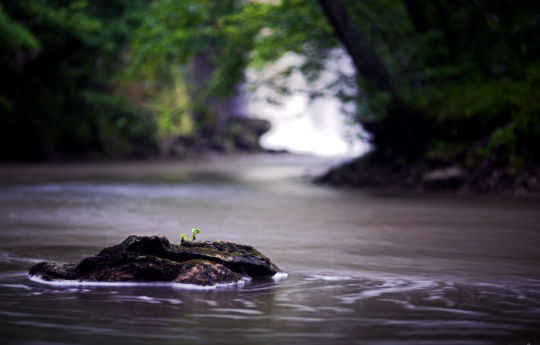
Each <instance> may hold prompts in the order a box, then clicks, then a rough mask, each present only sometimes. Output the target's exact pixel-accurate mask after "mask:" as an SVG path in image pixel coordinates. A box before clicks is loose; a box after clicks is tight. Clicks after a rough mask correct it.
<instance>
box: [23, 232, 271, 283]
mask: <svg viewBox="0 0 540 345" xmlns="http://www.w3.org/2000/svg"><path fill="white" fill-rule="evenodd" d="M278 272H279V268H278V267H277V266H276V265H275V264H274V263H272V262H271V261H270V259H269V258H268V257H266V256H264V255H263V254H261V253H260V252H259V251H257V250H256V249H255V248H253V247H251V246H248V245H243V244H238V243H233V242H224V241H197V242H184V243H183V244H181V245H180V244H171V243H170V242H169V240H168V239H167V238H166V237H165V236H160V235H154V236H136V235H131V236H129V237H128V238H126V239H125V240H124V241H123V242H122V243H120V244H118V245H115V246H112V247H107V248H104V249H103V250H101V251H100V252H99V254H97V255H95V256H90V257H87V258H85V259H83V260H81V262H79V264H64V265H59V264H56V263H54V262H48V261H45V262H40V263H38V264H36V265H34V266H32V267H31V268H30V271H29V275H30V276H31V277H35V278H39V279H41V280H45V281H50V282H51V281H63V282H65V281H73V282H80V281H84V282H171V283H182V284H195V285H202V286H209V285H216V284H226V283H234V282H238V281H240V280H242V279H243V278H246V277H249V278H265V277H271V276H274V275H275V274H276V273H278Z"/></svg>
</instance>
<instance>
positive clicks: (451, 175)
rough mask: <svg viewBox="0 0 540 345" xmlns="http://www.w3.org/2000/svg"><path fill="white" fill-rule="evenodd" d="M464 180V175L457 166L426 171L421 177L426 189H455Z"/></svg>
mask: <svg viewBox="0 0 540 345" xmlns="http://www.w3.org/2000/svg"><path fill="white" fill-rule="evenodd" d="M464 180H465V173H464V172H463V170H462V169H461V168H460V167H458V166H451V167H447V168H443V169H437V170H432V171H428V172H427V173H425V174H424V176H423V177H422V182H423V185H424V188H426V189H457V188H459V187H460V186H461V184H462V183H463V181H464Z"/></svg>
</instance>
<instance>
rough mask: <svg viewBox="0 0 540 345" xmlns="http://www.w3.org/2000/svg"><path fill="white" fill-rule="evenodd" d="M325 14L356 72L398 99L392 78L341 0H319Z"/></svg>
mask: <svg viewBox="0 0 540 345" xmlns="http://www.w3.org/2000/svg"><path fill="white" fill-rule="evenodd" d="M319 4H320V5H321V7H322V9H323V11H324V14H325V16H326V18H327V19H328V21H329V22H330V24H331V25H332V27H333V28H334V31H335V32H336V35H337V36H338V38H339V40H340V41H341V43H343V45H344V46H345V49H346V50H347V52H348V53H349V55H350V57H351V58H352V60H353V63H354V66H355V68H356V71H357V72H358V74H359V75H360V76H362V77H363V78H364V79H365V80H367V81H368V82H370V83H371V84H373V85H374V86H375V87H376V88H377V89H378V90H380V91H386V92H388V93H390V94H391V95H392V97H393V98H397V97H398V96H397V93H396V92H395V90H394V88H393V86H392V83H391V82H390V76H389V74H388V72H387V71H386V68H385V67H384V65H383V63H382V62H381V61H380V60H379V57H378V56H377V54H376V53H375V49H373V47H372V46H371V44H370V43H369V42H368V41H367V40H366V38H365V37H364V35H363V34H362V33H361V32H360V31H359V30H358V28H357V27H356V24H355V23H354V22H353V20H352V18H351V16H350V15H349V13H348V12H347V9H346V8H345V6H343V4H342V3H341V1H340V0H319Z"/></svg>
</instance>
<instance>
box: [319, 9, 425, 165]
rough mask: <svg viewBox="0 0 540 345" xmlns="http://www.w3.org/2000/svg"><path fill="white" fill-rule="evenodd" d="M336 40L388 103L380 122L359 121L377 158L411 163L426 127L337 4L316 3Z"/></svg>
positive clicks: (374, 119) (345, 12) (419, 115)
mask: <svg viewBox="0 0 540 345" xmlns="http://www.w3.org/2000/svg"><path fill="white" fill-rule="evenodd" d="M318 1H319V4H320V6H321V7H322V9H323V12H324V14H325V16H326V17H327V19H328V21H329V22H330V24H331V25H332V27H333V28H334V31H335V32H336V35H337V36H338V38H339V40H340V41H341V42H342V43H343V45H344V46H345V49H346V50H347V52H348V54H349V55H350V57H351V58H352V60H353V63H354V66H355V68H356V71H357V73H358V74H359V75H360V76H361V77H362V78H363V79H365V80H366V81H368V82H369V83H370V84H372V85H373V86H374V87H375V88H376V89H377V90H378V91H382V92H387V93H389V94H390V95H391V100H390V102H389V103H388V105H387V106H386V116H384V117H383V118H379V119H377V118H373V119H360V123H361V124H362V125H363V127H364V128H365V129H366V130H367V131H368V132H370V133H371V134H373V137H372V138H373V139H372V144H374V146H375V150H376V152H377V153H378V156H379V157H381V158H383V159H386V158H385V157H386V156H387V157H388V158H389V159H391V160H392V159H395V158H396V157H397V158H400V159H401V158H403V159H408V160H413V159H414V158H415V157H418V156H419V155H420V154H421V152H422V150H423V149H424V147H425V142H426V134H427V133H429V128H428V127H427V126H428V123H426V122H425V120H424V119H423V118H422V116H421V114H420V113H418V112H417V111H416V110H415V109H412V108H411V107H409V106H408V105H407V104H405V102H404V101H403V100H402V99H401V97H400V96H399V95H398V93H397V92H396V90H395V89H394V87H393V86H392V83H391V79H390V75H389V74H388V71H387V70H386V68H385V66H384V65H383V63H382V61H381V60H380V59H379V57H378V56H377V54H376V52H375V49H374V48H373V47H372V46H371V44H370V43H369V42H368V41H367V39H366V38H365V36H364V35H363V34H362V32H360V30H359V29H358V27H357V26H356V24H355V23H354V21H353V20H352V18H351V16H350V15H349V13H348V12H347V9H346V7H345V6H344V5H343V4H342V2H341V1H340V0H318Z"/></svg>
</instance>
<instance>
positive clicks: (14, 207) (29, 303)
mask: <svg viewBox="0 0 540 345" xmlns="http://www.w3.org/2000/svg"><path fill="white" fill-rule="evenodd" d="M331 163H332V162H329V161H328V160H322V159H314V158H309V157H296V156H287V155H275V156H251V157H232V158H214V159H208V160H204V161H199V162H146V163H115V164H111V163H108V164H64V165H20V166H2V167H0V329H1V332H2V333H1V334H2V335H1V337H2V343H3V344H152V343H159V344H181V343H188V342H189V343H190V344H205V343H206V344H276V343H282V344H393V343H400V344H492V343H500V344H522V345H526V344H527V343H530V344H539V343H540V268H539V263H540V248H539V246H540V207H539V206H540V203H539V202H538V199H531V198H508V197H504V198H503V197H493V196H490V197H487V196H460V195H448V194H403V193H388V192H385V193H383V192H372V191H371V192H368V191H354V190H347V189H333V188H329V187H324V186H317V185H313V184H311V183H310V182H309V178H310V176H313V175H315V174H317V173H320V172H322V171H324V169H325V168H326V167H327V166H328V165H329V164H331ZM195 226H197V227H199V228H200V229H201V231H202V233H201V235H200V239H204V240H214V239H223V240H231V241H236V242H241V243H247V244H251V245H254V246H255V247H256V248H258V249H259V250H261V251H262V252H263V253H265V254H266V255H268V256H269V257H270V258H271V259H272V260H273V261H274V262H275V263H276V264H277V265H278V266H280V267H281V269H282V270H283V271H285V272H287V273H288V277H287V278H286V279H282V280H277V281H261V282H255V281H252V282H248V283H247V284H246V285H244V286H237V287H230V288H222V289H215V290H205V291H200V290H197V291H193V290H186V289H182V288H179V287H171V286H51V285H44V284H40V283H37V282H34V281H30V280H29V279H28V277H27V275H26V273H27V270H28V268H29V267H30V266H31V265H32V264H34V263H36V262H39V261H42V260H53V261H57V262H77V261H79V260H80V259H81V258H83V257H85V256H88V255H92V254H95V253H97V252H98V251H99V250H100V249H101V248H103V247H104V246H107V245H111V244H116V243H119V242H120V241H122V240H123V239H124V238H125V237H126V236H128V235H129V234H164V235H166V236H168V237H169V239H171V240H172V241H179V233H182V232H189V230H190V229H191V228H192V227H195Z"/></svg>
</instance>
